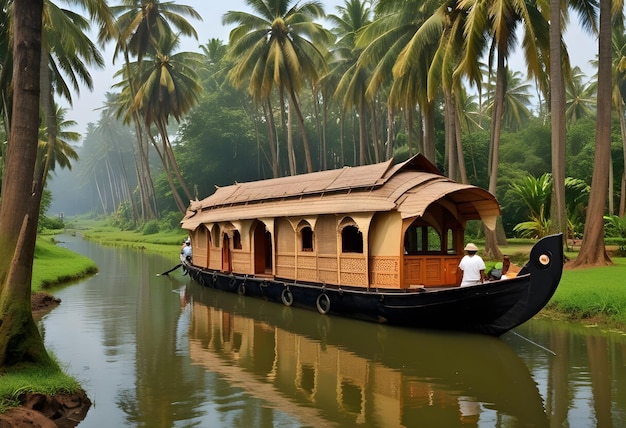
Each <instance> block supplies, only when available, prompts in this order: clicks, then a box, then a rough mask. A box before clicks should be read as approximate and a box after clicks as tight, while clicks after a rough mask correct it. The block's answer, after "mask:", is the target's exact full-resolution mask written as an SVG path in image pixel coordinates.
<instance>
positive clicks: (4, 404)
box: [0, 235, 98, 428]
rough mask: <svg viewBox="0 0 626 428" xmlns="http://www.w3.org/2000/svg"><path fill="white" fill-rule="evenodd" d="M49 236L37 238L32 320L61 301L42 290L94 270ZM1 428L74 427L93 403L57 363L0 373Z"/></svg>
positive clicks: (86, 274)
mask: <svg viewBox="0 0 626 428" xmlns="http://www.w3.org/2000/svg"><path fill="white" fill-rule="evenodd" d="M58 244H59V243H58V242H57V241H56V240H55V239H54V236H53V235H40V236H38V237H37V244H36V247H35V258H34V260H33V280H32V294H31V308H32V311H33V318H34V319H35V321H37V320H39V319H41V317H42V316H44V315H45V314H46V313H48V312H49V311H50V310H52V309H54V307H56V306H57V305H59V304H60V303H61V301H60V300H59V299H57V298H56V297H54V296H53V295H51V294H49V293H48V292H47V291H46V290H47V289H48V288H50V287H52V286H55V285H61V284H66V283H70V282H72V281H77V280H79V279H82V278H85V277H87V276H90V275H93V274H95V273H97V272H98V266H97V265H96V264H95V263H94V262H93V261H92V260H90V259H89V258H87V257H84V256H82V255H80V254H76V253H74V252H72V251H70V250H68V249H66V248H63V247H62V246H59V245H58ZM0 379H1V381H0V427H2V428H5V427H7V428H8V427H16V428H17V427H20V428H21V427H56V426H63V427H72V426H76V425H77V424H78V423H79V422H80V421H82V420H83V419H84V417H85V415H86V414H87V411H88V409H89V408H90V407H91V400H90V399H89V397H88V396H87V394H86V392H85V391H84V390H83V389H82V387H81V386H80V384H79V383H78V382H77V381H76V380H75V379H73V378H71V377H70V376H68V375H66V374H65V373H64V372H63V371H62V369H61V368H60V366H59V365H58V364H54V365H53V366H51V367H46V368H35V369H32V368H29V367H19V368H17V369H15V370H12V371H10V372H6V373H3V374H1V375H0Z"/></svg>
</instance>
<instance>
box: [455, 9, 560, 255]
mask: <svg viewBox="0 0 626 428" xmlns="http://www.w3.org/2000/svg"><path fill="white" fill-rule="evenodd" d="M459 8H460V9H461V10H463V11H465V13H466V14H467V18H466V19H467V22H466V23H465V28H464V32H465V36H466V43H465V47H464V50H463V58H462V60H461V63H460V65H459V68H458V70H457V73H462V74H463V75H466V76H467V77H468V79H469V80H470V81H472V82H474V83H475V84H476V85H478V86H480V82H481V77H482V76H481V70H480V62H479V59H480V58H481V57H482V56H483V53H484V52H485V51H486V49H487V48H488V47H489V49H490V59H491V58H493V56H495V63H496V66H495V70H496V87H495V98H494V100H493V102H494V104H493V109H492V120H491V142H490V147H489V169H488V170H489V189H488V190H489V191H490V192H491V193H493V194H495V193H496V187H497V178H498V163H499V160H498V155H499V145H500V135H501V131H502V121H503V118H504V107H505V98H506V97H505V94H506V91H507V88H508V82H507V80H506V79H507V66H506V62H507V58H508V55H509V53H510V52H511V50H512V49H513V47H514V46H515V44H516V42H517V33H516V27H517V25H518V24H519V23H521V24H522V29H523V32H522V38H523V40H522V47H523V49H524V55H525V58H526V63H527V67H528V72H529V74H530V75H531V76H533V77H534V78H535V80H536V81H537V82H538V83H539V84H540V85H544V84H545V82H546V81H547V79H546V77H545V64H544V62H543V60H544V58H548V48H549V38H548V28H549V26H548V22H547V20H546V18H545V17H544V16H543V15H542V14H541V11H540V10H539V9H538V8H537V5H536V4H535V3H530V2H524V1H518V0H488V1H479V0H460V2H459ZM488 43H489V44H490V45H488ZM492 55H493V56H492ZM491 63H492V61H489V64H491ZM544 92H545V87H544ZM485 238H486V239H485V252H486V254H487V255H488V256H490V257H494V258H501V257H502V252H501V251H500V249H499V248H498V246H497V243H496V235H495V232H492V231H489V230H485Z"/></svg>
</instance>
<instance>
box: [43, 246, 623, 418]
mask: <svg viewBox="0 0 626 428" xmlns="http://www.w3.org/2000/svg"><path fill="white" fill-rule="evenodd" d="M60 239H62V240H65V241H66V242H65V243H64V244H63V245H64V246H66V247H68V248H70V249H72V250H74V251H77V252H80V253H82V254H85V255H86V256H88V257H90V258H92V259H93V260H95V261H96V262H97V263H98V265H99V267H100V273H99V274H98V275H96V276H94V277H92V278H89V279H87V280H85V281H82V282H80V283H78V284H74V285H71V286H67V287H64V288H63V289H59V290H54V294H55V295H56V296H57V297H60V298H61V299H62V304H61V306H59V307H58V308H57V309H55V310H54V311H52V312H51V313H50V314H48V315H46V316H45V317H44V318H43V319H42V320H41V322H40V326H41V329H42V333H43V335H44V338H45V342H46V345H47V347H48V349H50V350H51V351H53V352H54V353H55V354H56V356H57V357H58V359H59V360H60V361H61V362H63V363H64V364H66V366H67V371H68V372H69V373H71V374H73V375H75V376H76V377H77V378H78V379H80V380H81V381H82V383H83V385H84V388H85V389H86V391H87V393H88V394H89V396H90V398H91V399H92V401H93V402H94V405H93V406H92V408H91V409H90V410H89V413H88V414H87V418H86V419H85V421H84V422H82V423H81V424H80V425H79V426H80V427H81V428H83V427H190V426H201V427H205V426H211V427H246V428H251V427H309V426H310V427H343V426H350V427H352V426H358V427H400V426H406V427H417V426H419V427H422V426H423V427H454V426H463V427H465V426H477V427H530V426H532V427H548V426H569V427H596V426H598V427H622V426H626V337H625V336H624V335H623V334H618V333H612V334H607V333H601V332H599V331H598V330H597V329H594V328H585V327H580V326H575V325H570V324H563V323H556V322H551V321H542V320H533V321H532V322H529V323H527V324H525V325H523V326H521V327H519V328H518V329H516V330H515V331H514V332H512V333H507V334H506V335H504V336H503V337H501V338H499V339H496V338H490V337H483V336H475V335H466V334H453V333H438V332H430V331H415V330H407V329H401V328H395V327H387V326H382V325H376V324H369V323H364V322H360V321H353V320H347V319H341V318H332V317H327V316H322V315H319V314H317V313H316V312H308V311H303V310H299V309H296V308H287V307H283V306H281V305H278V304H275V303H269V302H264V301H262V300H256V299H251V298H246V297H240V296H237V295H235V294H227V293H223V292H219V291H215V290H211V289H207V288H203V287H201V286H199V285H197V284H194V283H190V280H189V279H188V277H186V276H183V275H182V274H181V272H179V271H177V272H175V273H174V274H172V275H171V276H169V277H168V276H165V277H163V276H156V274H157V273H158V272H163V271H166V270H168V269H169V268H170V267H172V266H174V265H175V264H176V260H177V255H175V254H174V255H172V258H170V259H168V258H164V257H162V256H155V255H150V254H144V253H142V252H139V251H133V250H128V249H120V248H109V247H100V246H98V245H95V244H92V243H89V242H86V241H82V240H81V239H80V238H78V237H69V236H68V237H65V236H64V237H61V238H60Z"/></svg>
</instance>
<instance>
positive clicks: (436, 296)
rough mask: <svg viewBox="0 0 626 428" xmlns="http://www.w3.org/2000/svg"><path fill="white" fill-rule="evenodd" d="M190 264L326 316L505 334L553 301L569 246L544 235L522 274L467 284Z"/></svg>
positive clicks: (212, 281) (219, 284)
mask: <svg viewBox="0 0 626 428" xmlns="http://www.w3.org/2000/svg"><path fill="white" fill-rule="evenodd" d="M184 266H185V268H186V269H187V270H188V272H189V275H190V276H191V278H193V279H194V280H195V281H196V282H198V283H200V284H202V285H204V286H207V287H212V288H216V289H219V290H224V291H229V292H233V293H238V294H240V295H246V296H251V297H258V298H263V299H266V300H269V301H273V302H277V303H280V304H284V305H287V306H292V305H293V306H296V307H302V308H308V309H314V310H317V311H318V312H320V313H321V314H324V315H326V314H329V315H340V316H345V317H350V318H356V319H361V320H366V321H372V322H382V323H388V324H392V325H401V326H407V327H415V328H432V329H444V330H457V331H468V332H476V333H482V334H487V335H492V336H499V335H501V334H503V333H505V332H506V331H509V330H510V329H512V328H514V327H516V326H518V325H520V324H522V323H524V322H526V321H527V320H529V319H530V318H532V317H533V316H534V315H535V314H537V313H538V312H539V311H540V310H541V309H542V308H543V307H544V306H545V305H546V304H547V303H548V301H549V300H550V298H551V297H552V295H553V294H554V292H555V290H556V288H557V287H558V284H559V281H560V278H561V273H562V270H563V246H562V235H560V234H559V235H552V236H549V237H546V238H543V239H542V240H540V241H539V242H537V244H535V246H534V247H533V248H532V250H531V254H530V260H529V261H528V263H527V264H526V265H525V266H524V267H523V269H522V270H521V271H520V273H519V274H518V276H517V277H515V278H511V279H506V280H501V281H492V282H487V283H485V284H482V285H478V286H471V287H463V288H460V287H448V288H441V289H415V290H414V289H403V290H387V289H370V290H367V289H365V288H360V287H342V286H330V285H323V284H312V283H308V284H305V283H295V282H293V281H290V280H281V279H278V278H264V277H258V276H249V275H245V276H244V275H237V274H236V273H225V272H219V271H214V270H209V269H201V268H198V267H196V266H193V265H191V264H189V263H184Z"/></svg>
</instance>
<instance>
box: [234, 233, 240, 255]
mask: <svg viewBox="0 0 626 428" xmlns="http://www.w3.org/2000/svg"><path fill="white" fill-rule="evenodd" d="M233 248H234V249H235V250H241V234H240V233H239V231H238V230H237V229H235V230H234V231H233Z"/></svg>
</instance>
